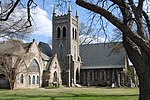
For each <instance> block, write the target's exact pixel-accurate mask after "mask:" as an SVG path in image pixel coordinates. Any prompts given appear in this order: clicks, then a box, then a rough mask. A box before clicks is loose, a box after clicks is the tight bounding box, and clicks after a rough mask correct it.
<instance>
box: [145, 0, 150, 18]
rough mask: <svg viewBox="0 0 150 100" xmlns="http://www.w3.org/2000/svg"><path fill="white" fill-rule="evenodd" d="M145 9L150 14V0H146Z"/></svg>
mask: <svg viewBox="0 0 150 100" xmlns="http://www.w3.org/2000/svg"><path fill="white" fill-rule="evenodd" d="M143 9H144V10H145V12H147V14H148V15H150V0H145V1H144V6H143Z"/></svg>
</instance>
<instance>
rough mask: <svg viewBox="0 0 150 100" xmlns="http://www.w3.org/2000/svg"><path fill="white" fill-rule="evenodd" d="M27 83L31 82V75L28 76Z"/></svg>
mask: <svg viewBox="0 0 150 100" xmlns="http://www.w3.org/2000/svg"><path fill="white" fill-rule="evenodd" d="M28 81H29V84H31V76H30V75H29V77H28Z"/></svg>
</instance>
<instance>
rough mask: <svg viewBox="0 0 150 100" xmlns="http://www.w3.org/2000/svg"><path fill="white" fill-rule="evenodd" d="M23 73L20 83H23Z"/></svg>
mask: <svg viewBox="0 0 150 100" xmlns="http://www.w3.org/2000/svg"><path fill="white" fill-rule="evenodd" d="M23 78H24V77H23V74H21V76H20V83H23Z"/></svg>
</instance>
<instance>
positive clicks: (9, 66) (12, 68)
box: [0, 54, 21, 89]
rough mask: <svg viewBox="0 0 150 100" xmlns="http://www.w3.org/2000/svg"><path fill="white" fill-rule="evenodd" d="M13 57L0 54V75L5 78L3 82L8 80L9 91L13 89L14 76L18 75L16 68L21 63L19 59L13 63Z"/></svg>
mask: <svg viewBox="0 0 150 100" xmlns="http://www.w3.org/2000/svg"><path fill="white" fill-rule="evenodd" d="M14 56H15V55H12V54H0V70H1V71H0V73H1V74H3V75H4V76H5V78H6V79H5V80H8V84H9V88H10V89H14V85H15V82H16V76H17V75H18V74H19V72H18V71H17V67H18V64H19V63H20V61H21V58H20V57H17V60H16V61H13V60H12V59H13V57H14Z"/></svg>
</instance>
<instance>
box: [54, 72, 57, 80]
mask: <svg viewBox="0 0 150 100" xmlns="http://www.w3.org/2000/svg"><path fill="white" fill-rule="evenodd" d="M53 82H57V72H56V71H55V72H54V78H53Z"/></svg>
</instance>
